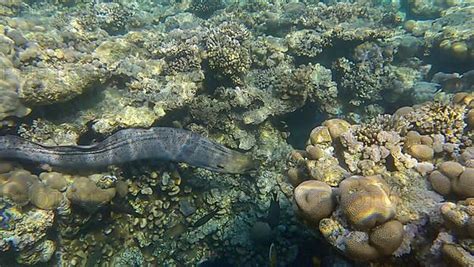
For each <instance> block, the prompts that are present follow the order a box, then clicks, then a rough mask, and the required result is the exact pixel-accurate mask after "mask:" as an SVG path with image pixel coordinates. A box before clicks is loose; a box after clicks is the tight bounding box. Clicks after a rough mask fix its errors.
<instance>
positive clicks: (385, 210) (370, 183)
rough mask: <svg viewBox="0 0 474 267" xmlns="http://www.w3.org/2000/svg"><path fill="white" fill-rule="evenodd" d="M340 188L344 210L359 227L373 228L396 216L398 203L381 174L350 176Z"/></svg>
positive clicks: (354, 224)
mask: <svg viewBox="0 0 474 267" xmlns="http://www.w3.org/2000/svg"><path fill="white" fill-rule="evenodd" d="M339 189H340V195H341V202H340V204H341V208H342V211H343V212H344V214H345V215H346V216H347V219H348V220H349V222H350V223H351V224H352V225H353V226H354V227H355V228H357V229H371V228H373V227H374V226H376V225H380V224H382V223H384V222H386V221H387V220H389V219H391V218H392V217H393V216H395V208H396V205H395V204H394V203H392V201H391V200H390V190H389V188H388V185H387V183H386V182H385V181H384V180H383V179H382V178H381V177H380V176H368V177H354V176H353V177H349V178H346V179H344V180H343V181H342V182H341V183H340V184H339Z"/></svg>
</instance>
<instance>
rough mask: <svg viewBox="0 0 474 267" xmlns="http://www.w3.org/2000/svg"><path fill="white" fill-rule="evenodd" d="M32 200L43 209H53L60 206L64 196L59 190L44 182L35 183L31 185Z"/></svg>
mask: <svg viewBox="0 0 474 267" xmlns="http://www.w3.org/2000/svg"><path fill="white" fill-rule="evenodd" d="M29 195H30V201H31V203H32V204H33V205H35V206H36V207H38V208H40V209H43V210H53V209H56V208H58V207H59V206H60V204H61V201H63V199H64V196H63V194H61V193H60V192H59V191H58V190H55V189H52V188H49V187H48V186H46V185H44V184H43V183H35V184H34V185H33V186H31V188H30V191H29Z"/></svg>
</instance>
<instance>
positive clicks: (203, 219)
mask: <svg viewBox="0 0 474 267" xmlns="http://www.w3.org/2000/svg"><path fill="white" fill-rule="evenodd" d="M219 210H220V209H219V207H215V208H214V209H213V210H212V211H210V212H209V213H208V214H206V215H204V216H202V217H201V218H200V219H199V220H197V221H195V222H194V223H193V224H191V227H194V228H195V227H199V226H202V225H204V224H206V223H207V222H208V221H209V220H210V219H212V218H213V217H214V216H216V214H217V212H218V211H219Z"/></svg>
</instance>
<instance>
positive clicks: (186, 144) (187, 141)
mask: <svg viewBox="0 0 474 267" xmlns="http://www.w3.org/2000/svg"><path fill="white" fill-rule="evenodd" d="M0 158H7V159H18V160H27V161H33V162H38V163H41V164H48V165H50V166H52V167H59V168H64V169H82V170H88V169H99V168H103V167H106V166H108V165H116V164H121V163H125V162H130V161H135V160H142V159H157V160H164V161H174V162H184V163H187V164H189V165H192V166H195V167H201V168H204V169H208V170H211V171H216V172H223V173H244V172H247V171H250V170H252V169H254V168H255V163H254V162H253V161H252V160H251V159H250V158H249V157H248V156H246V155H245V154H242V153H240V152H237V151H234V150H231V149H229V148H227V147H225V146H223V145H220V144H218V143H216V142H213V141H211V140H209V139H207V138H204V137H202V136H200V135H198V134H196V133H193V132H190V131H186V130H182V129H176V128H168V127H154V128H150V129H124V130H120V131H118V132H116V133H115V134H113V135H111V136H109V137H108V138H106V139H104V140H103V141H102V142H100V143H97V144H94V145H90V146H44V145H40V144H38V143H34V142H31V141H28V140H25V139H23V138H20V137H17V136H13V135H6V136H0Z"/></svg>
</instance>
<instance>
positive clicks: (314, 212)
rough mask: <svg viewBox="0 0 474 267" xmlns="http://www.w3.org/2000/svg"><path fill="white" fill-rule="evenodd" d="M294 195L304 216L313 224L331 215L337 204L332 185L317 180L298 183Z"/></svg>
mask: <svg viewBox="0 0 474 267" xmlns="http://www.w3.org/2000/svg"><path fill="white" fill-rule="evenodd" d="M294 197H295V202H296V205H297V206H298V209H299V211H300V212H301V213H302V215H303V217H304V218H306V219H307V220H309V221H310V223H311V224H313V225H317V224H318V223H319V221H320V220H321V219H322V218H325V217H329V215H331V213H332V212H333V211H334V209H335V206H336V202H335V198H334V195H333V193H332V189H331V187H330V186H329V185H327V184H326V183H323V182H320V181H316V180H310V181H305V182H303V183H301V184H300V185H298V187H296V188H295V194H294Z"/></svg>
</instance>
